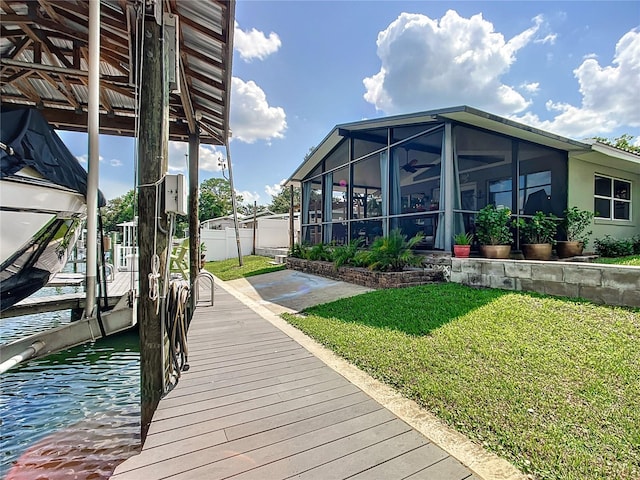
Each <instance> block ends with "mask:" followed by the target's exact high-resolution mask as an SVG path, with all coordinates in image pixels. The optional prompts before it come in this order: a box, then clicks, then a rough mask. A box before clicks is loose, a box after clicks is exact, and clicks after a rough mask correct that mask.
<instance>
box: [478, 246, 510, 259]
mask: <svg viewBox="0 0 640 480" xmlns="http://www.w3.org/2000/svg"><path fill="white" fill-rule="evenodd" d="M480 254H481V255H482V256H483V257H485V258H499V259H505V258H509V256H510V255H511V245H480Z"/></svg>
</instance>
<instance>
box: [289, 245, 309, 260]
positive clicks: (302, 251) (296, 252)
mask: <svg viewBox="0 0 640 480" xmlns="http://www.w3.org/2000/svg"><path fill="white" fill-rule="evenodd" d="M308 251H309V246H308V245H306V244H304V243H296V244H294V245H293V247H292V248H291V250H289V256H290V257H293V258H307V252H308Z"/></svg>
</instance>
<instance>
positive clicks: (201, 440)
mask: <svg viewBox="0 0 640 480" xmlns="http://www.w3.org/2000/svg"><path fill="white" fill-rule="evenodd" d="M215 299H216V300H215V305H214V306H213V307H200V308H198V309H197V310H196V313H195V315H194V318H193V321H192V324H191V326H190V331H189V351H190V355H189V365H190V369H189V370H188V371H187V372H184V373H183V375H182V378H181V379H180V381H179V383H178V385H177V386H176V387H175V388H174V389H173V390H172V391H171V392H170V393H169V394H167V395H166V397H165V398H163V399H162V400H161V401H160V404H159V406H158V409H157V410H156V413H155V415H154V418H153V422H152V424H151V426H150V429H149V435H148V437H147V440H146V442H145V445H144V447H143V450H142V452H141V453H140V454H139V455H136V456H134V457H132V458H130V459H128V460H126V461H125V462H123V463H122V464H121V465H119V466H118V467H117V469H116V471H115V473H114V475H113V476H112V477H111V478H112V479H113V480H131V479H135V480H138V479H140V478H144V479H149V480H153V479H162V478H171V479H189V480H192V479H199V478H202V479H207V480H215V479H222V478H233V479H236V478H237V479H238V480H239V479H261V480H262V479H270V480H277V479H284V478H289V477H293V476H295V477H296V478H306V479H322V480H324V479H343V478H347V477H352V476H353V478H377V479H379V478H385V479H395V478H398V479H400V478H405V477H409V476H412V475H413V476H412V477H411V478H430V479H433V480H462V479H466V478H475V477H473V476H472V472H471V471H469V470H468V469H467V468H465V467H464V466H463V465H462V464H460V462H458V461H457V460H456V459H455V458H453V457H451V456H450V455H449V454H447V453H446V452H445V451H443V450H442V449H440V448H439V447H437V446H436V445H434V444H433V443H431V442H430V441H429V439H427V438H426V437H424V436H423V435H422V434H420V433H418V432H417V431H416V430H414V429H413V428H412V427H411V426H409V425H408V424H407V423H405V422H404V421H402V420H401V419H399V418H398V417H397V416H395V415H394V414H393V413H391V412H390V411H389V410H387V409H386V408H384V407H383V406H381V405H380V404H379V403H378V402H376V401H375V400H373V399H372V398H371V397H369V396H368V395H367V394H365V393H364V392H362V391H361V390H360V389H359V388H358V387H356V386H355V385H353V384H351V383H350V382H349V381H348V380H346V379H345V378H344V377H342V376H341V375H339V374H338V373H336V372H335V371H334V370H332V369H331V368H329V367H328V366H327V365H325V364H324V363H323V362H322V361H321V360H319V359H318V358H317V357H315V356H314V355H312V354H311V353H309V352H308V351H307V350H306V349H304V348H303V347H302V346H300V345H299V344H298V343H297V342H295V341H294V340H292V339H291V338H290V337H288V336H287V335H285V334H284V333H283V332H281V331H280V330H279V329H277V328H276V327H274V326H273V325H272V324H271V323H269V322H268V321H267V320H265V319H263V318H262V317H261V316H260V315H258V314H257V313H255V312H254V311H253V310H251V309H250V308H248V307H247V306H246V305H244V304H243V303H242V302H240V301H239V300H237V299H236V298H235V297H233V296H232V295H230V294H229V293H227V292H226V291H225V290H223V289H220V288H216V292H215Z"/></svg>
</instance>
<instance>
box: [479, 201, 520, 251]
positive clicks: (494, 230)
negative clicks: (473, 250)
mask: <svg viewBox="0 0 640 480" xmlns="http://www.w3.org/2000/svg"><path fill="white" fill-rule="evenodd" d="M510 223H511V210H509V209H508V208H500V209H498V208H496V206H495V205H493V204H489V205H487V206H485V207H483V208H482V209H481V210H480V211H479V212H478V213H477V214H476V219H475V224H476V234H477V235H478V241H479V242H480V243H481V244H482V245H509V244H511V242H512V241H513V234H512V233H511V230H510V229H509V225H510Z"/></svg>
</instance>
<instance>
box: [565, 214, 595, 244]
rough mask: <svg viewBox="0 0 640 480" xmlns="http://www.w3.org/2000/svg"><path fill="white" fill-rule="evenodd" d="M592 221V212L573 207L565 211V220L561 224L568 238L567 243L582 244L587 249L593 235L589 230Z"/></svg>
mask: <svg viewBox="0 0 640 480" xmlns="http://www.w3.org/2000/svg"><path fill="white" fill-rule="evenodd" d="M592 221H593V212H592V211H590V210H580V209H579V208H578V207H571V208H567V209H566V210H565V211H564V219H563V220H562V222H560V229H561V230H562V231H563V232H564V233H565V235H566V236H567V241H569V242H582V246H583V247H586V246H587V243H588V242H589V235H591V233H593V232H592V231H591V230H587V228H589V226H591V222H592Z"/></svg>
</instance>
